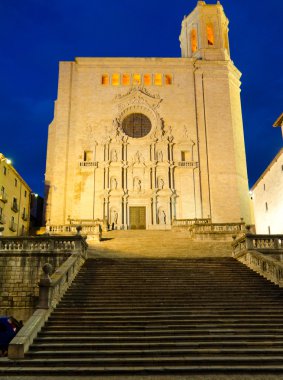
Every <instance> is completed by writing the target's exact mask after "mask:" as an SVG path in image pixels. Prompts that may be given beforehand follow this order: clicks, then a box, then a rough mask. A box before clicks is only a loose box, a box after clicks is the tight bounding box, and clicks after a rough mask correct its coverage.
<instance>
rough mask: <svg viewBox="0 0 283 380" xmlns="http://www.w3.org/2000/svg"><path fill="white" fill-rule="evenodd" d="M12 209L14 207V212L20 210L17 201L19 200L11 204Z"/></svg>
mask: <svg viewBox="0 0 283 380" xmlns="http://www.w3.org/2000/svg"><path fill="white" fill-rule="evenodd" d="M11 209H12V210H13V211H14V212H19V206H18V203H17V202H12V204H11Z"/></svg>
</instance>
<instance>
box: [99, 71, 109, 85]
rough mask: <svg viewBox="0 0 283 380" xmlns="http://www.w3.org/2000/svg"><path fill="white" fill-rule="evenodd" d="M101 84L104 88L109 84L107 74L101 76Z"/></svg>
mask: <svg viewBox="0 0 283 380" xmlns="http://www.w3.org/2000/svg"><path fill="white" fill-rule="evenodd" d="M101 84H103V85H104V86H106V85H108V84H109V75H108V74H103V75H102V78H101Z"/></svg>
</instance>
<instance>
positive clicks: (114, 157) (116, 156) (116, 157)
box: [111, 149, 118, 162]
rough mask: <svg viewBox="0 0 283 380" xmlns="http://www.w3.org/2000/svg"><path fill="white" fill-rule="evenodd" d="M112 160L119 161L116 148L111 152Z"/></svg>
mask: <svg viewBox="0 0 283 380" xmlns="http://www.w3.org/2000/svg"><path fill="white" fill-rule="evenodd" d="M111 160H112V161H113V162H117V161H118V154H117V151H116V149H114V150H112V152H111Z"/></svg>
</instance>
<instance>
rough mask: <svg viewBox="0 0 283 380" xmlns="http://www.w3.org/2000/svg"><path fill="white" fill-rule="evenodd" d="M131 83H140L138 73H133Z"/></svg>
mask: <svg viewBox="0 0 283 380" xmlns="http://www.w3.org/2000/svg"><path fill="white" fill-rule="evenodd" d="M133 84H135V85H140V84H141V76H140V74H134V76H133Z"/></svg>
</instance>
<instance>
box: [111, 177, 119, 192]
mask: <svg viewBox="0 0 283 380" xmlns="http://www.w3.org/2000/svg"><path fill="white" fill-rule="evenodd" d="M117 186H118V183H117V179H116V178H115V177H113V178H111V189H112V190H116V189H117Z"/></svg>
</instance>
